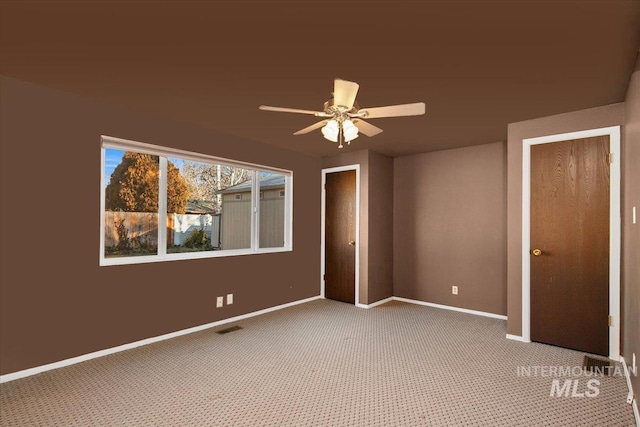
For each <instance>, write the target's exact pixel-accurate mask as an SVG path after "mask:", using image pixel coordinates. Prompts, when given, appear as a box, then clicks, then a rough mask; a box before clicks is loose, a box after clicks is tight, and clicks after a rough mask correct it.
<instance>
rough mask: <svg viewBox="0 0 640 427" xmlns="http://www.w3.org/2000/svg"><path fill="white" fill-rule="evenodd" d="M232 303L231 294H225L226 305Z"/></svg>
mask: <svg viewBox="0 0 640 427" xmlns="http://www.w3.org/2000/svg"><path fill="white" fill-rule="evenodd" d="M231 304H233V294H227V305H231Z"/></svg>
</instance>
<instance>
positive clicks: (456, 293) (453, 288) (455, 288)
mask: <svg viewBox="0 0 640 427" xmlns="http://www.w3.org/2000/svg"><path fill="white" fill-rule="evenodd" d="M451 293H452V294H454V295H458V287H457V286H452V287H451Z"/></svg>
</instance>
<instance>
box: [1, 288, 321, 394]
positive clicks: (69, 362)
mask: <svg viewBox="0 0 640 427" xmlns="http://www.w3.org/2000/svg"><path fill="white" fill-rule="evenodd" d="M320 298H322V297H321V296H320V295H318V296H315V297H311V298H305V299H301V300H298V301H293V302H289V303H286V304H282V305H277V306H275V307H269V308H265V309H263V310H258V311H254V312H251V313H247V314H242V315H240V316H235V317H230V318H228V319H223V320H218V321H217V322H212V323H207V324H205V325H200V326H194V327H193V328H188V329H183V330H181V331H176V332H172V333H170V334H165V335H160V336H157V337H152V338H147V339H144V340H140V341H136V342H132V343H129V344H123V345H119V346H117V347H112V348H108V349H105V350H100V351H96V352H93V353H88V354H83V355H82V356H77V357H72V358H70V359H65V360H61V361H59V362H54V363H49V364H47V365H42V366H36V367H35V368H29V369H25V370H23V371H18V372H12V373H10V374H5V375H0V384H1V383H5V382H8V381H13V380H17V379H19V378H24V377H28V376H31V375H36V374H39V373H41V372H46V371H50V370H52V369H58V368H62V367H64V366H69V365H75V364H76V363H80V362H84V361H87V360H91V359H95V358H97V357H102V356H106V355H109V354H113V353H119V352H121V351H125V350H130V349H132V348H136V347H140V346H143V345H147V344H152V343H155V342H159V341H164V340H168V339H171V338H175V337H179V336H182V335H188V334H191V333H194V332H198V331H202V330H205V329H209V328H214V327H216V326H220V325H224V324H225V323H231V322H237V321H239V320H243V319H248V318H249V317H254V316H259V315H261V314H265V313H269V312H272V311H277V310H282V309H283V308H287V307H291V306H294V305H298V304H304V303H306V302H310V301H314V300H317V299H320Z"/></svg>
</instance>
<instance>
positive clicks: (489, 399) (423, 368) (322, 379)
mask: <svg viewBox="0 0 640 427" xmlns="http://www.w3.org/2000/svg"><path fill="white" fill-rule="evenodd" d="M236 324H237V325H238V326H241V327H242V329H240V330H236V331H234V332H230V333H227V334H218V333H217V332H216V331H217V330H220V329H224V328H226V327H228V326H232V325H236ZM505 333H506V330H505V321H503V320H497V319H491V318H485V317H478V316H474V315H470V314H464V313H459V312H453V311H447V310H442V309H437V308H431V307H424V306H419V305H413V304H406V303H400V302H391V303H388V304H384V305H381V306H378V307H375V308H372V309H368V310H367V309H361V308H356V307H354V306H351V305H348V304H343V303H339V302H335V301H331V300H316V301H312V302H309V303H305V304H301V305H297V306H294V307H290V308H287V309H284V310H280V311H277V312H272V313H267V314H264V315H261V316H257V317H254V318H251V319H247V320H243V321H240V322H237V323H234V324H228V325H224V326H221V327H218V328H216V329H209V330H206V331H201V332H197V333H194V334H190V335H186V336H182V337H179V338H175V339H171V340H167V341H163V342H160V343H155V344H151V345H147V346H144V347H139V348H136V349H132V350H128V351H125V352H121V353H117V354H113V355H109V356H105V357H101V358H98V359H93V360H90V361H87V362H83V363H79V364H76V365H73V366H69V367H65V368H60V369H57V370H53V371H49V372H45V373H41V374H38V375H35V376H31V377H27V378H23V379H19V380H15V381H11V382H7V383H4V384H2V385H0V425H2V426H7V427H8V426H591V427H594V426H632V425H635V424H634V418H633V412H632V408H631V406H630V405H627V404H626V403H625V397H626V394H627V386H626V381H625V378H624V377H623V376H621V375H618V374H616V373H615V372H614V375H598V376H585V375H584V374H580V367H581V366H582V363H583V358H584V354H583V353H580V352H577V351H572V350H567V349H562V348H557V347H553V346H548V345H543V344H537V343H532V344H524V343H520V342H516V341H511V340H507V339H506V338H505ZM536 367H538V368H536ZM554 367H555V368H554ZM560 368H563V369H567V368H568V369H570V371H571V372H570V373H569V372H568V371H565V372H560V373H557V374H556V375H550V372H551V371H553V370H554V369H555V370H559V369H560ZM527 369H528V370H529V373H530V375H526V372H527ZM536 369H537V370H538V373H537V374H536ZM560 374H562V375H560ZM554 380H556V381H557V383H558V384H559V385H560V386H562V385H564V383H565V381H566V380H570V381H571V385H572V390H571V392H569V390H568V389H567V390H566V391H567V392H568V393H567V394H568V396H565V395H564V393H563V394H562V396H560V397H558V396H556V394H557V393H555V392H554V395H553V396H551V395H550V394H551V390H552V384H553V381H554ZM575 380H577V381H578V386H577V388H576V393H575V397H572V396H571V394H572V392H573V384H574V383H573V381H575ZM588 380H596V381H598V384H597V385H596V383H592V384H591V388H588V387H587V381H588ZM596 390H597V395H595V396H594V394H596ZM556 392H557V390H556ZM581 395H582V396H581ZM589 395H591V397H589ZM579 396H581V397H579Z"/></svg>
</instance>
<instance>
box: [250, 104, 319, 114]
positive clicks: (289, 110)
mask: <svg viewBox="0 0 640 427" xmlns="http://www.w3.org/2000/svg"><path fill="white" fill-rule="evenodd" d="M258 108H260V109H261V110H265V111H280V112H282V113H300V114H313V115H316V114H322V112H321V111H311V110H299V109H297V108H285V107H271V106H269V105H261V106H260V107H258Z"/></svg>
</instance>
